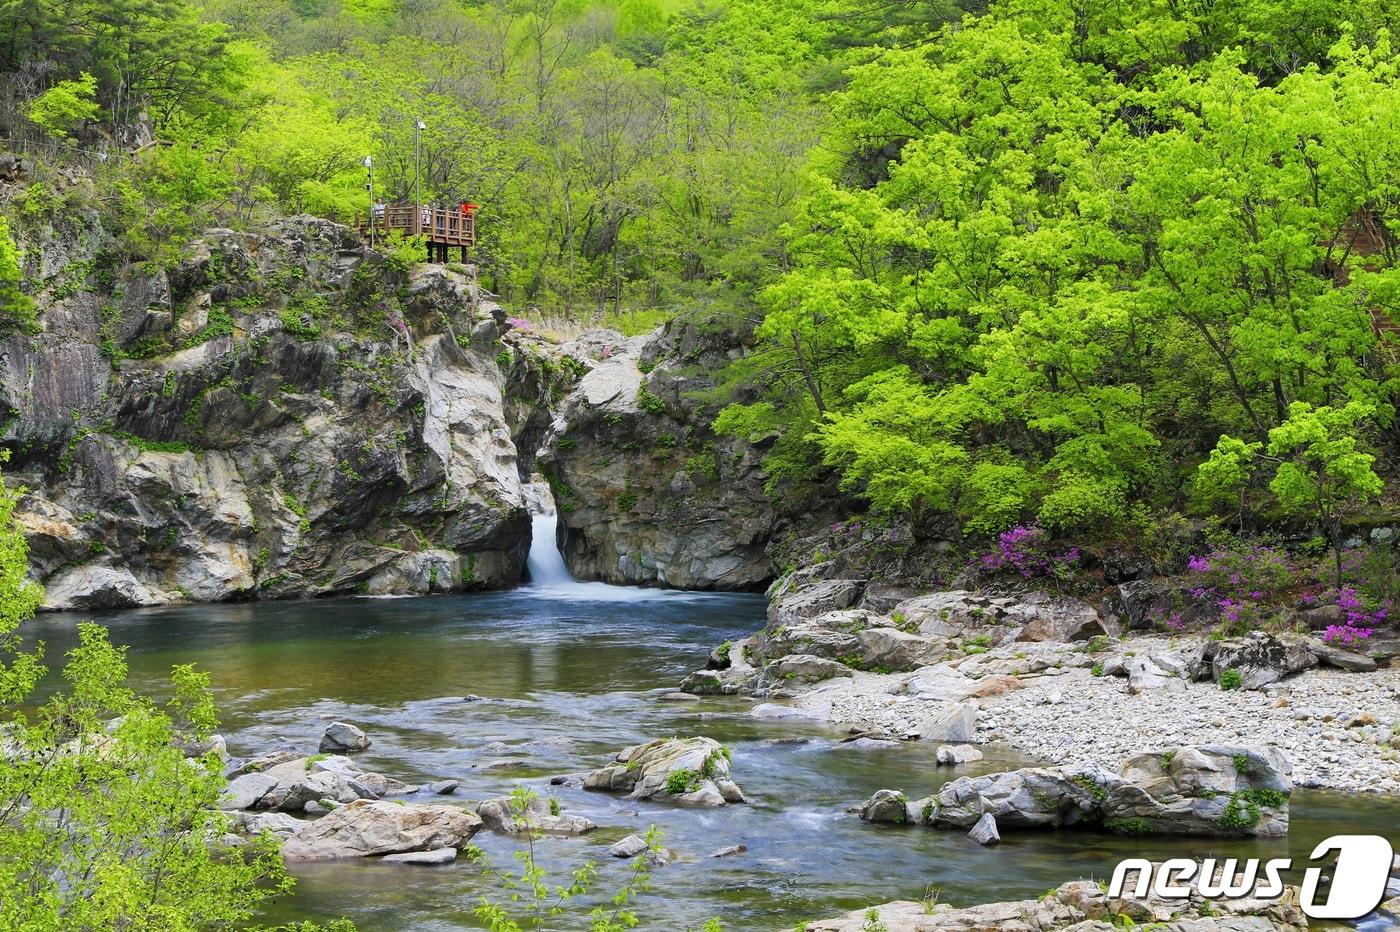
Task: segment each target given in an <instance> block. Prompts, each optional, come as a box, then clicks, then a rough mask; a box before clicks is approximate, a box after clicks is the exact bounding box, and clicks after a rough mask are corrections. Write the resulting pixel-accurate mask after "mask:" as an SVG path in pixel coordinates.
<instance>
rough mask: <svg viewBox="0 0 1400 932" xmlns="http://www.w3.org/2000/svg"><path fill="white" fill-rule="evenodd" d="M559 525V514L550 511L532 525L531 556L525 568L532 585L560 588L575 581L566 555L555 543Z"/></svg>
mask: <svg viewBox="0 0 1400 932" xmlns="http://www.w3.org/2000/svg"><path fill="white" fill-rule="evenodd" d="M558 525H559V513H558V512H556V511H554V510H553V509H550V511H549V513H548V514H542V515H540V514H537V515H535V516H534V519H533V520H532V521H531V523H530V535H531V536H530V556H529V557H528V558H527V559H526V561H525V568H526V569H527V570H528V571H529V573H530V585H531V586H537V587H548V588H551V589H553V588H559V587H561V586H567V585H569V584H571V583H572V582H573V581H574V578H573V577H572V576H570V575H569V568H568V567H567V566H565V565H564V555H563V554H562V553H560V552H559V545H558V544H556V543H555V536H554V535H555V531H556V529H557V528H558Z"/></svg>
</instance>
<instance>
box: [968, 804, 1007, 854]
mask: <svg viewBox="0 0 1400 932" xmlns="http://www.w3.org/2000/svg"><path fill="white" fill-rule="evenodd" d="M967 837H968V838H971V839H972V840H973V841H975V842H977V843H978V844H979V845H982V846H984V847H986V846H990V845H999V844H1001V835H1000V834H998V832H997V820H996V818H995V817H994V816H993V815H992V814H991V813H990V812H987V813H983V815H982V818H980V819H978V820H977V824H976V825H974V826H972V828H971V829H970V830H969V831H968V833H967Z"/></svg>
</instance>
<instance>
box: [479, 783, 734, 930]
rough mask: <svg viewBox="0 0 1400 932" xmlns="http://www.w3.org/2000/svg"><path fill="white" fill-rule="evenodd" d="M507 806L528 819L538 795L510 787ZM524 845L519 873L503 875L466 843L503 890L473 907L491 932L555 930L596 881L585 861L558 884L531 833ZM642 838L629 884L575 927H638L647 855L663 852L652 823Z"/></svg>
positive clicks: (648, 873)
mask: <svg viewBox="0 0 1400 932" xmlns="http://www.w3.org/2000/svg"><path fill="white" fill-rule="evenodd" d="M510 797H511V810H512V813H513V816H514V817H515V818H516V819H517V820H521V821H526V820H527V819H528V816H529V806H530V803H531V802H532V801H534V800H535V799H537V798H538V794H537V793H535V791H534V790H531V789H528V788H525V787H517V788H516V789H514V790H512V791H511V794H510ZM526 839H527V841H526V846H525V847H524V848H522V849H520V850H519V851H517V852H515V859H516V861H518V862H519V864H520V873H519V875H518V876H512V875H510V874H506V873H504V872H502V871H501V870H499V869H498V868H496V867H495V866H494V865H492V864H491V862H490V861H489V860H487V858H486V854H485V852H483V851H482V850H481V849H480V848H478V847H476V846H475V845H470V846H468V848H467V850H466V853H467V857H468V858H469V859H471V860H472V861H473V862H474V863H477V864H480V865H482V867H483V868H484V870H485V872H486V875H487V876H488V877H489V878H490V879H491V880H493V881H494V882H495V883H496V885H497V886H498V887H499V888H500V892H501V893H503V894H505V896H506V900H505V901H504V902H496V901H494V900H493V899H492V898H491V897H485V896H483V897H482V898H481V901H480V905H478V906H477V908H476V916H477V918H478V919H480V920H482V921H483V922H485V923H486V928H488V929H490V930H491V932H526V930H529V929H544V928H553V927H555V926H556V921H555V920H557V917H560V916H569V915H576V914H579V913H581V912H582V910H580V909H579V908H578V907H576V906H575V905H574V900H575V899H577V898H580V897H584V896H587V895H588V894H589V892H590V891H591V890H592V888H593V886H594V883H595V881H596V880H597V874H598V869H597V865H596V864H595V863H594V862H593V861H586V862H584V863H583V864H582V865H581V866H580V867H579V868H577V869H576V870H575V871H574V872H573V874H572V875H570V878H569V881H568V883H566V884H562V885H553V886H551V885H550V883H549V875H548V872H547V871H546V870H545V868H544V867H543V866H541V865H540V864H539V862H538V861H537V860H536V857H535V836H534V833H533V832H527V833H526ZM644 840H645V841H646V844H647V850H646V851H645V852H644V853H643V855H640V856H638V857H636V858H635V859H633V862H632V867H631V871H630V872H629V874H628V878H627V882H626V883H624V884H623V885H622V887H620V888H619V889H618V891H617V892H616V893H615V894H613V896H612V898H611V900H610V902H609V905H607V906H595V907H593V909H591V910H590V911H589V912H588V913H587V914H586V917H585V916H579V919H578V922H579V923H585V922H586V926H585V925H582V924H580V925H578V926H577V927H578V928H587V929H588V930H589V932H624V930H626V929H633V928H636V927H637V926H638V924H639V923H640V920H639V919H638V918H637V915H636V913H635V912H634V911H633V910H632V904H633V902H634V901H635V900H636V898H637V897H638V896H640V895H641V894H643V893H645V892H646V891H647V889H648V886H649V884H650V879H651V871H650V863H651V862H650V859H651V858H652V857H654V856H655V855H656V854H658V853H659V852H660V851H661V833H660V832H659V831H658V830H657V828H656V827H655V826H652V827H651V828H649V829H648V830H647V833H646V835H645V836H644ZM719 930H720V926H719V923H718V922H717V921H715V920H711V921H710V922H709V923H706V925H705V927H704V930H703V932H719Z"/></svg>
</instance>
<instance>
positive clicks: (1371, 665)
mask: <svg viewBox="0 0 1400 932" xmlns="http://www.w3.org/2000/svg"><path fill="white" fill-rule="evenodd" d="M1303 643H1305V644H1306V645H1307V648H1308V650H1309V651H1311V652H1312V655H1313V656H1314V657H1316V658H1317V659H1318V661H1320V662H1321V663H1322V665H1323V666H1327V667H1336V668H1337V669H1339V670H1347V671H1350V672H1352V673H1371V672H1373V671H1375V670H1376V669H1377V668H1378V667H1379V666H1380V665H1379V664H1378V663H1376V661H1375V660H1374V659H1372V658H1371V657H1368V656H1366V655H1365V654H1358V653H1356V652H1355V651H1351V650H1345V649H1343V648H1340V647H1334V646H1333V645H1331V644H1328V643H1327V642H1325V641H1320V640H1318V639H1317V638H1309V639H1308V640H1306V641H1304V642H1303Z"/></svg>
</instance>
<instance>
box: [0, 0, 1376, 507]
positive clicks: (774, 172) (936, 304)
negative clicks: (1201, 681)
mask: <svg viewBox="0 0 1400 932" xmlns="http://www.w3.org/2000/svg"><path fill="white" fill-rule="evenodd" d="M1394 18H1395V12H1394V9H1393V8H1391V7H1390V6H1389V5H1387V4H1384V3H1379V2H1373V3H1362V4H1352V3H1338V2H1326V0H1278V2H1249V3H1245V2H1225V3H1187V4H1179V3H1167V2H1149V3H1133V4H1127V3H1120V2H1110V0H1103V2H1081V3H1072V2H1019V0H1018V2H1005V3H997V4H993V5H992V6H990V7H989V8H987V9H985V10H984V9H980V8H977V9H961V8H958V7H956V6H953V5H950V4H942V3H937V2H922V0H919V2H915V0H894V2H891V3H887V4H877V5H874V6H870V7H865V6H863V5H860V4H854V3H842V2H834V0H730V2H701V3H688V2H684V0H622V2H618V3H612V2H585V0H576V2H565V0H512V2H493V3H465V2H455V0H444V2H432V0H415V2H402V3H397V2H389V0H384V2H370V0H355V2H347V3H344V4H335V3H326V2H321V3H318V2H314V0H310V2H308V0H296V2H291V3H283V2H276V0H210V2H208V3H205V4H200V3H193V2H189V0H160V2H155V3H146V2H119V3H105V2H104V3H70V4H56V3H50V2H43V0H31V2H19V0H16V2H10V3H7V4H5V5H4V6H3V7H0V35H3V37H4V42H3V45H0V72H4V73H5V74H6V76H7V79H6V81H5V86H6V88H7V93H6V97H5V99H4V100H3V113H0V119H2V120H3V124H0V128H3V130H4V135H6V136H8V137H11V138H16V139H24V140H29V141H39V142H41V143H42V144H46V145H50V146H52V147H53V151H55V152H59V151H72V152H74V153H88V154H89V156H90V155H91V153H92V152H94V151H96V150H98V149H102V150H104V154H105V151H106V150H110V151H111V152H112V153H113V156H112V159H111V160H110V162H108V163H104V164H103V169H104V170H103V171H102V172H101V173H100V174H99V185H98V188H97V190H96V191H95V194H94V196H95V197H96V198H98V199H99V200H100V203H101V207H102V209H103V211H104V215H105V216H106V217H107V218H108V219H109V222H110V223H111V224H112V226H113V227H114V228H115V229H119V230H120V231H121V235H122V236H123V237H124V240H125V241H126V243H127V244H128V247H129V249H130V252H131V255H132V256H133V257H135V258H138V259H144V260H148V261H151V262H156V263H161V262H172V261H174V260H175V259H176V258H177V257H178V256H179V253H180V249H181V246H182V243H183V242H184V241H185V240H186V239H187V238H189V237H190V236H191V235H192V234H193V233H194V232H195V230H197V229H199V228H201V227H207V226H212V225H230V226H240V225H249V224H254V223H256V222H258V221H259V220H260V219H263V218H266V217H268V216H272V215H277V214H283V213H289V212H309V213H312V214H316V215H320V216H325V217H331V218H337V219H341V220H345V221H350V220H352V219H353V218H354V217H355V216H356V215H357V212H360V213H362V212H363V211H364V210H366V209H367V206H368V201H367V193H366V187H365V185H366V171H365V168H364V166H363V164H362V163H363V159H364V157H365V156H367V155H368V156H371V157H372V159H373V165H374V166H375V172H376V175H377V180H376V184H377V185H378V187H379V190H380V191H382V192H383V195H384V196H387V197H390V198H410V197H411V196H412V195H413V194H414V192H415V191H418V192H421V194H420V199H421V200H423V201H437V202H442V203H455V201H457V200H459V199H472V200H474V201H476V202H478V203H480V204H481V205H482V211H481V215H480V221H481V223H480V225H481V230H482V242H481V244H480V246H479V247H478V254H477V257H476V259H477V261H478V262H479V263H480V266H481V269H482V275H483V281H484V283H485V284H486V285H487V286H488V287H490V288H492V289H493V290H495V291H496V292H498V293H499V294H500V295H501V296H502V298H503V299H504V300H505V301H506V302H509V303H510V304H511V305H513V306H516V307H518V308H519V309H521V313H522V314H538V315H544V316H549V315H557V316H560V317H564V318H569V319H578V320H584V321H595V320H603V319H607V320H611V321H612V322H614V323H618V322H621V323H622V324H623V325H624V326H626V327H627V328H628V329H629V330H631V331H634V332H635V331H638V330H642V329H645V328H646V327H647V326H650V325H652V324H654V323H656V322H659V321H661V320H665V319H668V318H673V317H681V318H693V319H696V320H713V319H726V318H727V319H731V320H739V321H741V322H744V325H745V326H750V327H756V330H755V338H754V340H755V351H754V352H753V353H752V354H751V355H750V357H749V358H748V359H747V360H746V361H745V362H744V363H743V364H741V365H739V366H736V367H735V369H734V371H732V372H730V373H728V377H729V381H730V383H731V387H732V388H733V393H732V394H731V395H730V396H729V397H730V399H731V400H733V399H738V400H739V401H740V403H739V404H735V405H733V406H730V407H728V408H727V409H726V410H724V412H723V413H722V415H721V416H720V418H719V420H718V422H717V427H718V429H720V430H722V431H725V432H730V433H736V434H739V435H743V436H746V437H749V438H751V439H754V440H763V439H765V438H775V440H776V442H775V445H774V449H773V451H772V453H771V454H770V457H769V472H770V475H771V477H772V481H773V485H774V488H775V489H776V488H778V487H781V486H783V485H785V484H789V483H796V484H798V485H801V484H802V483H804V482H807V481H810V480H813V479H817V478H821V477H823V476H825V475H827V474H828V470H831V469H834V470H835V471H836V472H837V474H839V476H840V477H841V480H842V483H843V486H844V487H845V488H846V489H848V490H851V491H853V492H855V493H857V494H858V495H860V496H863V497H864V498H865V499H867V500H868V502H869V503H870V505H871V506H872V507H873V508H874V509H876V510H879V511H881V512H885V513H891V514H898V515H907V516H911V517H913V518H914V519H916V520H919V521H927V520H934V521H951V522H952V523H953V524H954V525H956V526H958V527H960V528H963V529H966V530H969V531H973V532H996V531H999V530H1002V529H1004V528H1006V527H1010V526H1012V525H1014V524H1016V523H1017V522H1021V521H1031V520H1034V521H1038V522H1039V523H1040V524H1042V525H1043V526H1045V527H1047V528H1049V529H1052V530H1054V531H1056V532H1065V533H1077V534H1084V533H1089V534H1097V535H1105V534H1107V535H1112V534H1116V533H1124V532H1127V531H1129V530H1131V529H1132V528H1135V527H1140V526H1142V525H1143V524H1144V522H1151V521H1152V520H1153V515H1156V514H1161V513H1164V512H1171V511H1174V510H1175V511H1180V510H1188V509H1189V510H1194V511H1196V512H1211V511H1214V512H1216V513H1219V514H1221V515H1224V516H1228V517H1230V518H1231V520H1233V521H1235V522H1237V523H1238V524H1240V525H1241V526H1243V527H1245V528H1257V527H1259V526H1261V525H1263V524H1268V523H1269V522H1271V521H1279V520H1286V521H1295V522H1296V521H1302V522H1303V523H1305V524H1308V525H1309V526H1322V525H1328V522H1335V521H1337V520H1339V519H1340V516H1341V515H1342V514H1343V513H1348V512H1353V511H1358V510H1361V511H1364V510H1365V508H1367V507H1369V506H1370V505H1371V504H1373V503H1374V502H1375V501H1376V500H1377V499H1379V498H1381V497H1382V496H1383V484H1382V482H1381V480H1380V479H1379V478H1378V476H1379V475H1384V474H1385V473H1386V472H1387V471H1388V469H1389V468H1390V464H1389V457H1388V455H1386V453H1385V451H1386V450H1387V449H1389V448H1390V447H1391V446H1392V445H1393V442H1394V438H1395V433H1394V430H1395V419H1394V403H1393V400H1392V392H1393V386H1392V383H1391V378H1392V371H1391V367H1392V364H1393V350H1392V348H1391V347H1390V346H1389V345H1388V340H1389V339H1390V336H1389V334H1390V332H1391V323H1390V322H1391V315H1392V314H1393V313H1394V312H1395V310H1396V303H1397V296H1396V295H1397V291H1396V288H1397V278H1396V270H1395V263H1396V259H1397V248H1400V247H1398V245H1397V241H1396V237H1395V234H1394V233H1393V227H1394V226H1395V224H1396V216H1395V214H1396V211H1397V209H1400V194H1398V193H1397V182H1398V181H1400V126H1397V121H1400V98H1398V97H1397V87H1396V60H1395V55H1394V52H1393V51H1392V48H1391V42H1392V39H1391V33H1390V27H1391V25H1392V21H1393V19H1394ZM418 121H422V122H423V124H424V127H425V128H424V129H423V130H422V132H421V134H418V138H417V139H415V133H416V130H415V124H416V123H417V122H418ZM137 137H141V138H142V139H144V140H145V141H151V140H154V141H156V142H157V143H158V144H157V145H154V146H148V147H146V148H145V149H143V150H142V151H141V152H140V153H139V154H137V155H135V156H130V157H127V156H124V155H119V153H122V152H124V151H129V149H130V148H131V146H130V145H129V144H130V143H133V142H136V141H137ZM124 144H125V148H124V147H123V146H124ZM69 147H71V149H70V148H69ZM51 196H52V195H51V194H49V192H47V191H46V190H45V188H44V186H43V185H42V184H36V185H34V186H31V188H30V189H29V190H27V191H26V192H24V193H23V194H22V195H21V198H20V200H21V203H20V205H19V209H20V212H21V214H22V213H23V212H24V211H26V210H41V209H45V208H47V207H49V206H51V205H48V204H46V203H43V202H44V201H45V198H46V197H51ZM17 307H18V305H17ZM11 313H12V314H15V313H19V312H18V311H17V310H12V312H11ZM721 400H723V399H721ZM1333 530H1334V531H1335V528H1334V529H1333Z"/></svg>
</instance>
